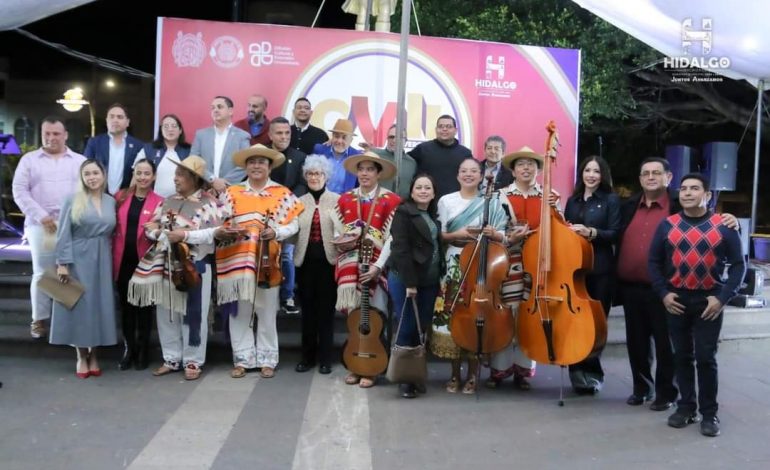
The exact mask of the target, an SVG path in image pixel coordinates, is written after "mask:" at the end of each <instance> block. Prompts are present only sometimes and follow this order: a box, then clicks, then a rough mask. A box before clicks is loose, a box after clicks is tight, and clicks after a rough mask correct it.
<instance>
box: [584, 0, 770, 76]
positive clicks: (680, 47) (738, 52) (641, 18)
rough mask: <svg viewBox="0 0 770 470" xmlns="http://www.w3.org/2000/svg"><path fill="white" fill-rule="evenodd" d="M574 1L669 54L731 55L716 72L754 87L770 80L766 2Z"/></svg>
mask: <svg viewBox="0 0 770 470" xmlns="http://www.w3.org/2000/svg"><path fill="white" fill-rule="evenodd" d="M573 1H574V2H575V3H577V4H578V5H580V6H581V7H583V8H585V9H587V10H589V11H590V12H591V13H594V14H595V15H597V16H599V17H600V18H602V19H604V20H605V21H607V22H609V23H611V24H613V25H615V26H617V27H618V28H620V29H622V30H623V31H625V32H627V33H628V34H630V35H631V36H634V37H635V38H637V39H639V40H640V41H643V42H644V43H646V44H648V45H649V46H651V47H653V48H655V49H657V50H658V51H660V52H662V53H663V54H665V55H667V56H669V57H680V56H684V55H686V54H685V47H689V48H690V55H691V56H698V57H699V56H703V57H704V58H709V57H717V58H718V57H727V58H728V59H730V68H729V69H727V70H713V71H714V72H717V73H719V74H721V75H724V76H727V77H730V78H735V79H741V78H743V79H746V80H748V81H750V82H751V83H754V84H755V85H756V83H757V81H758V80H759V79H765V80H768V79H770V28H769V27H768V25H767V15H766V12H767V6H768V1H767V0H733V1H731V2H727V1H724V0H681V1H671V0H623V1H617V0H573ZM688 19H689V20H690V26H686V24H685V22H686V20H688ZM704 19H710V20H711V25H710V27H708V26H707V27H705V28H704V25H703V20H704ZM709 28H710V29H709ZM685 30H689V31H685ZM704 40H708V42H709V46H710V51H709V52H708V53H706V50H705V44H704V43H705V41H704ZM688 42H689V43H690V44H689V45H688V44H686V43H688Z"/></svg>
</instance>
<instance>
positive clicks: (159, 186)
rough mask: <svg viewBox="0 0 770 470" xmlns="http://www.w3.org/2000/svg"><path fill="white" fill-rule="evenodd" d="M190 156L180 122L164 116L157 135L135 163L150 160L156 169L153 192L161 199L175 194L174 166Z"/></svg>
mask: <svg viewBox="0 0 770 470" xmlns="http://www.w3.org/2000/svg"><path fill="white" fill-rule="evenodd" d="M189 155H190V144H188V143H187V141H186V140H185V135H184V127H182V121H181V120H180V119H179V117H177V115H176V114H166V115H165V116H163V119H161V120H160V126H158V135H157V137H156V138H155V140H154V141H153V142H151V143H149V144H146V145H145V146H144V148H143V149H142V150H140V151H139V153H138V154H137V155H136V161H137V162H138V161H141V160H144V159H147V160H150V161H151V162H152V163H153V164H154V165H155V168H156V175H155V189H154V191H155V192H156V193H157V194H158V195H160V196H161V197H163V198H167V197H171V196H173V195H174V194H176V188H175V187H174V172H175V171H176V165H175V164H174V163H179V162H181V161H182V160H184V159H185V158H187V157H188V156H189Z"/></svg>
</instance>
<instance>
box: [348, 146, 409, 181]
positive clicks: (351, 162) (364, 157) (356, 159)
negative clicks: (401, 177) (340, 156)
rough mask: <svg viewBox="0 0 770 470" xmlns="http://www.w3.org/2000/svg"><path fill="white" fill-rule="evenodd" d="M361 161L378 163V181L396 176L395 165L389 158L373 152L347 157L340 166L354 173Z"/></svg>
mask: <svg viewBox="0 0 770 470" xmlns="http://www.w3.org/2000/svg"><path fill="white" fill-rule="evenodd" d="M361 162H374V163H377V164H378V165H380V166H381V167H382V171H380V177H379V180H380V181H384V180H389V179H392V178H393V177H394V176H396V165H394V164H393V162H391V161H390V160H385V159H384V158H382V157H380V156H379V155H377V154H376V153H374V152H364V153H361V154H358V155H353V156H352V157H348V158H346V159H345V160H344V161H343V162H342V166H344V167H345V170H346V171H347V172H348V173H352V174H354V175H355V174H356V171H357V170H358V164H359V163H361Z"/></svg>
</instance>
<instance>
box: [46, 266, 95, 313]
mask: <svg viewBox="0 0 770 470" xmlns="http://www.w3.org/2000/svg"><path fill="white" fill-rule="evenodd" d="M37 287H38V288H40V289H41V290H42V291H43V292H45V293H46V294H47V295H48V296H49V297H51V298H52V299H54V300H55V301H57V302H59V303H60V304H62V305H64V306H65V307H67V310H72V307H74V306H75V304H76V303H78V300H80V297H82V296H83V292H85V288H84V287H83V284H81V283H79V282H78V281H76V280H75V279H74V278H73V277H72V276H70V277H69V280H68V281H67V283H66V284H64V283H62V282H61V281H59V276H58V275H57V274H56V269H55V268H48V269H46V270H45V272H43V277H42V278H40V281H38V283H37Z"/></svg>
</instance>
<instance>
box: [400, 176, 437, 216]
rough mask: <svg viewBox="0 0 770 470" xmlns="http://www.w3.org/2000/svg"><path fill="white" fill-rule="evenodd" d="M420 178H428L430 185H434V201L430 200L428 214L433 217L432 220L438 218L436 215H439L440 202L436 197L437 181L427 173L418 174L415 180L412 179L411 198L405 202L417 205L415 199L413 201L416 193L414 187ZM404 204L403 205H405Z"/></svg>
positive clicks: (410, 186)
mask: <svg viewBox="0 0 770 470" xmlns="http://www.w3.org/2000/svg"><path fill="white" fill-rule="evenodd" d="M420 178H427V179H428V180H429V181H430V184H432V185H433V199H431V200H430V202H429V203H428V214H429V215H430V216H431V218H436V214H437V213H438V201H437V199H438V198H437V197H436V181H435V180H434V179H433V177H432V176H431V175H429V174H427V173H418V174H416V175H414V178H412V183H411V184H410V185H409V196H408V197H407V198H406V201H404V202H403V203H405V202H410V203H412V204H414V205H417V203H416V202H415V200H414V199H412V191H414V185H415V183H417V180H418V179H420ZM403 203H402V204H403Z"/></svg>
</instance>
